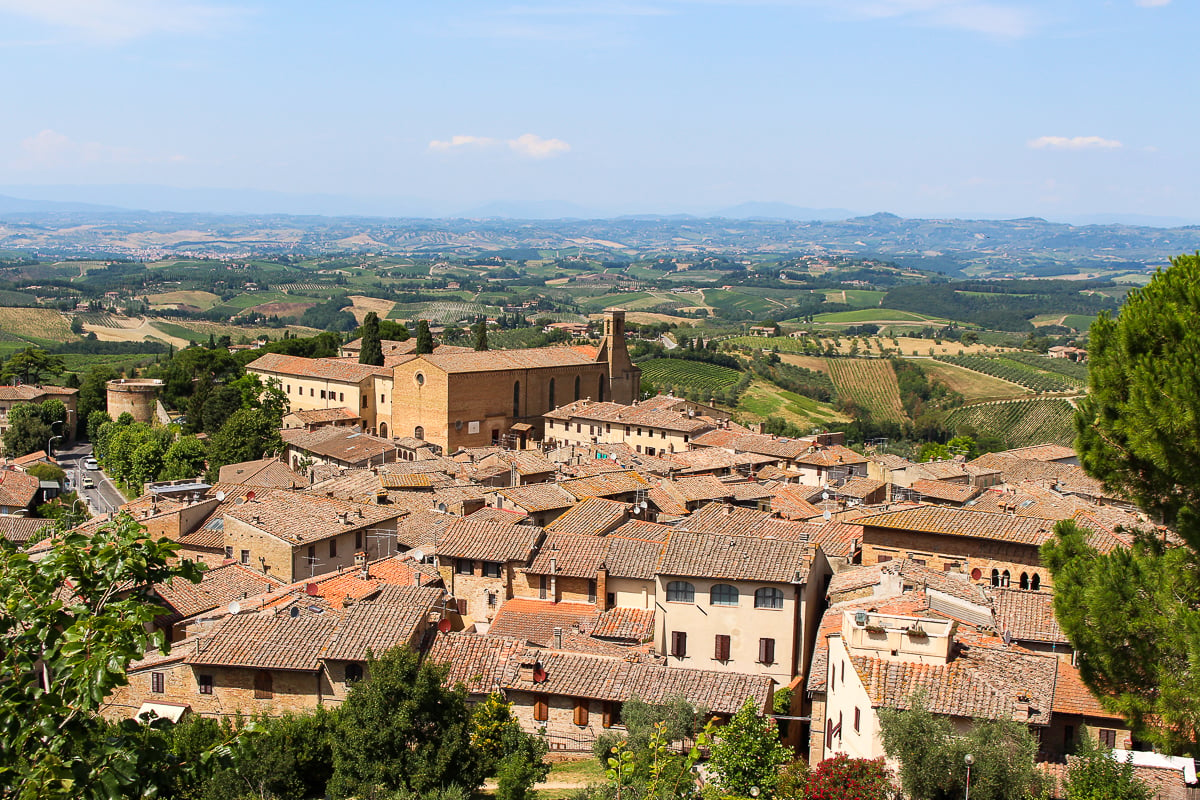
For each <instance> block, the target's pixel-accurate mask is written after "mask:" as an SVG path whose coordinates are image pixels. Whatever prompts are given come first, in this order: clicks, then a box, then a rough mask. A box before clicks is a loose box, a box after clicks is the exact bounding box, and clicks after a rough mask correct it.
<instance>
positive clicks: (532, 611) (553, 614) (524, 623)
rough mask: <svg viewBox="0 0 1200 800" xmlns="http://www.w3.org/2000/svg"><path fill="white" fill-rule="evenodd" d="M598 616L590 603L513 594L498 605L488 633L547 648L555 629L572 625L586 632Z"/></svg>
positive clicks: (598, 611) (594, 607) (597, 610)
mask: <svg viewBox="0 0 1200 800" xmlns="http://www.w3.org/2000/svg"><path fill="white" fill-rule="evenodd" d="M599 618H600V610H599V609H597V608H596V606H595V605H593V604H591V603H554V602H551V601H549V600H531V599H528V598H521V597H514V598H513V599H512V600H507V601H505V603H504V605H502V606H500V610H499V611H497V612H496V616H495V617H493V618H492V625H491V627H490V628H488V633H489V634H491V635H494V636H511V637H513V638H516V639H520V640H522V641H524V642H528V643H530V644H535V645H539V646H541V647H549V646H550V645H551V643H552V642H553V639H554V629H555V628H559V629H561V630H566V629H568V628H572V627H574V628H578V629H580V630H585V631H587V630H591V629H592V627H594V625H595V622H596V620H597V619H599Z"/></svg>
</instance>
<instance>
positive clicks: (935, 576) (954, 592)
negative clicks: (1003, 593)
mask: <svg viewBox="0 0 1200 800" xmlns="http://www.w3.org/2000/svg"><path fill="white" fill-rule="evenodd" d="M885 576H889V577H890V576H898V577H899V580H892V581H891V582H890V584H891V585H890V587H888V586H884V583H885ZM869 586H879V587H881V591H882V592H883V594H882V595H881V596H895V595H897V594H900V593H904V592H912V591H918V590H919V591H921V592H924V591H925V590H926V589H934V590H936V591H939V592H942V593H943V594H948V595H951V596H952V597H956V598H958V599H960V600H964V601H966V602H968V603H972V604H974V605H977V606H984V607H986V606H988V605H990V600H989V598H988V597H987V596H986V595H985V594H984V590H983V589H982V588H981V587H980V586H978V585H976V584H973V583H971V582H970V581H968V580H966V578H965V576H964V577H959V576H956V575H954V574H951V573H946V572H941V571H939V570H932V569H929V568H928V567H925V566H923V565H921V564H918V563H916V562H915V561H911V560H909V559H904V558H900V559H895V560H893V561H888V562H885V563H883V564H874V565H869V566H859V567H853V568H850V569H845V570H842V571H841V572H838V573H837V574H835V575H834V576H833V577H832V578H831V579H830V581H829V588H828V589H827V590H826V593H827V594H828V595H829V598H830V600H832V601H833V602H835V603H836V602H838V601H839V597H838V596H839V595H843V594H846V593H848V592H853V591H856V590H858V589H864V588H867V587H869ZM889 588H890V592H889V591H888V590H889Z"/></svg>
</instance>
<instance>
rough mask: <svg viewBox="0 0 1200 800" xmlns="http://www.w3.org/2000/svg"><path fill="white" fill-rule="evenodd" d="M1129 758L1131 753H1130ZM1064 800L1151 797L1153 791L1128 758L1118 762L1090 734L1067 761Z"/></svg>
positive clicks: (1117, 799) (1118, 799)
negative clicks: (1137, 773) (1135, 770)
mask: <svg viewBox="0 0 1200 800" xmlns="http://www.w3.org/2000/svg"><path fill="white" fill-rule="evenodd" d="M1130 758H1132V755H1131V756H1130ZM1063 789H1064V797H1065V800H1151V798H1153V797H1154V796H1155V793H1154V791H1153V790H1152V789H1151V788H1150V787H1149V786H1147V785H1146V784H1145V783H1143V782H1142V781H1141V780H1139V779H1138V778H1137V776H1135V775H1134V773H1133V764H1132V763H1130V761H1128V760H1126V761H1119V760H1117V759H1116V758H1114V757H1113V753H1112V751H1111V750H1109V749H1108V748H1106V747H1104V746H1102V745H1101V744H1100V743H1099V742H1097V741H1096V740H1095V739H1093V738H1091V737H1090V736H1086V737H1084V739H1083V741H1082V742H1081V746H1080V748H1079V751H1078V752H1077V753H1076V754H1075V756H1074V757H1073V758H1070V759H1068V760H1067V779H1066V781H1065V782H1064V786H1063Z"/></svg>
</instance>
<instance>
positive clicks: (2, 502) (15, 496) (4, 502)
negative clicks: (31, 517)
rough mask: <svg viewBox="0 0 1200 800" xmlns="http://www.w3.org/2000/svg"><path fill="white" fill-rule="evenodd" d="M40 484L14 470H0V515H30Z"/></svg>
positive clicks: (26, 474) (32, 477) (29, 476)
mask: <svg viewBox="0 0 1200 800" xmlns="http://www.w3.org/2000/svg"><path fill="white" fill-rule="evenodd" d="M40 490H41V482H40V481H39V480H38V479H37V478H35V477H34V476H32V475H29V474H28V473H25V472H22V471H20V470H16V469H0V514H21V513H32V512H33V508H34V506H35V505H36V504H37V498H38V492H39V491H40Z"/></svg>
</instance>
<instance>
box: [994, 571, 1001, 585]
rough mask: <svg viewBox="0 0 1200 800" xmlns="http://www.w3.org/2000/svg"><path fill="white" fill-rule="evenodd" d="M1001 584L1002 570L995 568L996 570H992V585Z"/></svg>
mask: <svg viewBox="0 0 1200 800" xmlns="http://www.w3.org/2000/svg"><path fill="white" fill-rule="evenodd" d="M999 585H1000V570H998V569H994V570H992V586H999Z"/></svg>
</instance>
